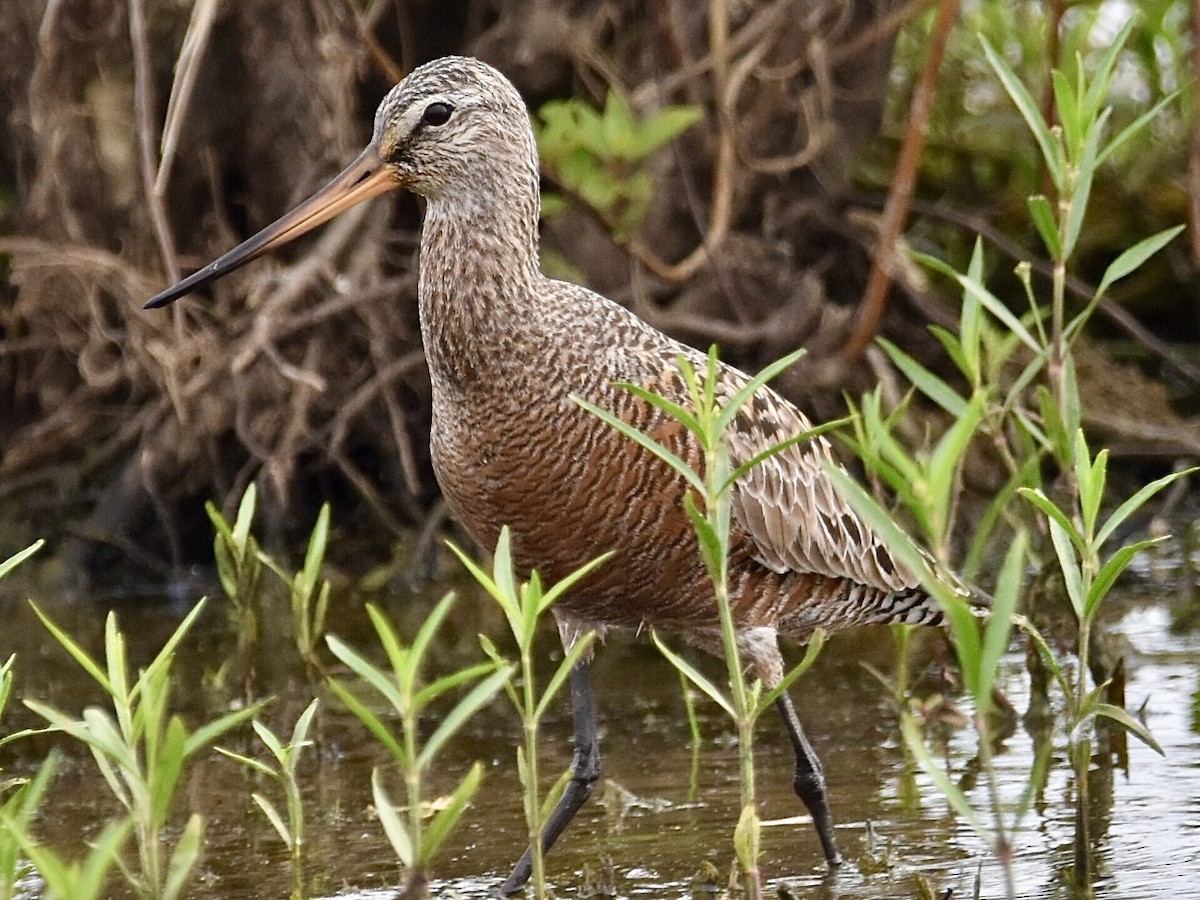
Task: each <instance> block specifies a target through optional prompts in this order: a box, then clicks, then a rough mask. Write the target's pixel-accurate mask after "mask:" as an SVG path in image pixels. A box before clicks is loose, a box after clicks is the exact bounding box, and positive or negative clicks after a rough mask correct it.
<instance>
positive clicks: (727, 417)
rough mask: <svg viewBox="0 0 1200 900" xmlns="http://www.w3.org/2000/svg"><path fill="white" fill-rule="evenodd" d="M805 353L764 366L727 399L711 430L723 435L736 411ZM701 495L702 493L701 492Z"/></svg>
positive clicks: (784, 357)
mask: <svg viewBox="0 0 1200 900" xmlns="http://www.w3.org/2000/svg"><path fill="white" fill-rule="evenodd" d="M715 351H716V347H715V345H714V346H713V347H712V352H714V353H715ZM807 352H808V351H807V350H805V349H804V348H803V347H801V348H800V349H799V350H793V351H792V352H791V353H788V354H787V355H785V356H781V357H780V358H779V359H777V360H775V362H773V363H770V364H769V365H766V366H764V367H763V368H762V370H761V371H759V373H758V374H757V375H755V376H754V377H753V378H751V379H749V380H748V381H747V382H746V383H745V384H744V385H742V387H741V388H740V389H739V390H738V391H737V393H735V394H734V395H733V396H732V397H731V398H730V399H729V402H728V403H726V404H725V405H724V406H723V407H721V413H720V415H718V416H717V418H716V420H715V421H714V423H713V430H714V431H715V432H716V433H717V434H724V433H725V430H726V429H727V428H728V427H729V423H730V422H732V421H733V417H734V416H736V415H737V414H738V410H740V409H741V408H742V407H743V406H745V405H746V403H747V402H748V401H749V400H750V398H751V397H753V396H754V395H755V394H757V393H758V391H759V389H761V388H763V387H765V386H766V385H767V384H768V383H770V382H771V381H774V380H775V378H776V376H778V375H780V374H782V373H783V372H785V371H786V370H787V369H790V368H791V367H792V366H794V365H795V364H796V363H797V362H799V361H800V357H802V356H804V354H805V353H807ZM714 362H715V356H714ZM716 374H717V371H716V370H715V369H714V371H713V375H714V376H715V375H716ZM709 381H710V382H715V381H716V378H715V377H713V378H710V379H709ZM701 493H703V491H701Z"/></svg>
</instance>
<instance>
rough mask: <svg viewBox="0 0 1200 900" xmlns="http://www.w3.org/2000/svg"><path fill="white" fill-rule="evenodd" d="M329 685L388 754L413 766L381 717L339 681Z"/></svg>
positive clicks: (331, 680)
mask: <svg viewBox="0 0 1200 900" xmlns="http://www.w3.org/2000/svg"><path fill="white" fill-rule="evenodd" d="M327 683H328V685H329V689H330V690H332V691H333V692H334V693H335V694H337V696H338V699H339V700H341V701H342V703H343V704H345V706H346V708H347V709H348V710H350V712H352V713H354V715H355V717H356V718H357V719H358V720H359V721H360V722H362V723H363V725H365V726H366V727H367V730H368V731H369V732H371V734H373V735H374V736H375V740H377V741H379V743H381V744H383V746H384V747H386V748H387V750H388V752H389V753H391V754H392V758H393V759H395V760H396V761H397V762H399V763H401V764H402V765H411V764H412V760H410V759H409V758H408V753H407V751H406V750H405V749H404V746H403V745H402V744H400V743H399V742H398V741H397V740H396V739H395V738H394V737H393V736H392V733H391V731H390V730H388V727H387V726H386V725H384V724H383V721H382V720H381V719H380V718H379V716H377V715H375V713H373V712H372V711H371V710H370V709H369V708H368V707H367V706H366V704H364V703H363V702H362V701H361V700H359V699H358V697H356V696H354V694H352V693H350V691H349V690H348V689H347V688H346V687H345V685H343V684H342V683H341V682H339V681H338V680H337V679H334V678H330V679H329V680H328V682H327Z"/></svg>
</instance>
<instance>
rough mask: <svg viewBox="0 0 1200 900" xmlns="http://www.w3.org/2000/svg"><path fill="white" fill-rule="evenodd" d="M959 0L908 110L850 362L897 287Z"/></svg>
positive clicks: (945, 15) (952, 4)
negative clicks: (897, 261) (901, 248)
mask: <svg viewBox="0 0 1200 900" xmlns="http://www.w3.org/2000/svg"><path fill="white" fill-rule="evenodd" d="M958 3H959V0H941V2H940V4H939V6H938V17H937V22H936V23H935V24H934V26H933V41H932V43H931V44H930V46H929V55H928V56H927V57H926V59H925V66H924V68H922V70H921V77H920V78H919V79H918V81H917V86H916V88H915V89H914V90H913V99H912V106H911V109H910V111H909V118H908V128H907V129H905V132H904V141H903V143H902V144H901V146H900V158H899V159H898V160H897V162H896V171H895V174H894V175H893V176H892V184H891V188H890V189H889V190H888V198H887V203H886V204H885V205H884V208H883V220H882V222H881V223H880V228H879V245H878V246H879V249H878V250H876V252H875V258H874V260H872V263H871V274H870V276H869V277H868V280H867V288H866V290H865V291H864V292H863V299H862V304H861V305H860V307H859V313H858V319H857V321H856V322H855V323H854V330H853V331H852V332H851V333H850V337H849V338H848V339H847V341H846V346H845V348H844V349H843V351H842V354H843V356H844V358H845V360H846V362H847V363H853V362H855V361H856V360H858V358H859V357H861V356H862V354H863V351H864V350H865V349H866V348H867V345H868V344H870V343H871V341H873V340H874V339H875V334H876V333H877V332H878V330H879V322H880V320H881V319H882V318H883V310H884V307H885V306H886V305H887V296H888V289H889V288H890V286H891V283H892V266H893V265H894V256H895V253H896V246H897V244H898V243H899V240H900V235H901V232H902V231H903V230H904V221H905V219H907V218H908V207H909V204H910V203H911V202H912V195H913V191H914V190H915V189H916V184H917V173H918V169H919V167H920V164H921V151H922V150H923V149H924V147H925V135H926V134H927V133H928V131H929V115H930V112H931V111H932V109H933V97H934V94H935V92H936V90H937V73H938V70H939V69H940V68H941V65H942V57H943V56H944V55H945V52H946V41H947V39H948V38H949V36H950V28H951V26H953V24H954V20H955V18H956V17H957V16H958Z"/></svg>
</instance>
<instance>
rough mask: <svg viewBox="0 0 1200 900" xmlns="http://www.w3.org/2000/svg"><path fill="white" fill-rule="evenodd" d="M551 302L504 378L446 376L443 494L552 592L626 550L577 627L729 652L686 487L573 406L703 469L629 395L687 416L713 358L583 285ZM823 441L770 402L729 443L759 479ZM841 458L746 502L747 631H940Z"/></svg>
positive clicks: (742, 574) (584, 605) (736, 544)
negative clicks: (902, 624) (865, 517)
mask: <svg viewBox="0 0 1200 900" xmlns="http://www.w3.org/2000/svg"><path fill="white" fill-rule="evenodd" d="M537 293H538V300H537V304H536V313H531V315H530V316H529V317H528V318H527V319H526V320H524V321H522V322H514V323H510V325H511V328H510V330H509V332H508V334H507V335H505V336H504V339H503V340H504V342H505V346H503V347H500V348H496V352H497V354H498V355H497V356H496V357H495V359H498V360H499V361H498V362H493V364H492V365H491V366H490V368H489V369H488V374H487V376H486V377H481V378H476V379H473V380H472V381H471V382H470V383H469V384H439V379H438V376H437V373H438V365H437V363H436V361H435V360H431V371H433V372H434V433H433V454H434V463H435V467H436V470H437V474H438V480H439V482H440V483H441V485H442V489H443V493H444V494H445V496H446V498H447V500H448V501H449V503H450V505H451V506H452V507H453V509H454V510H455V512H456V513H457V515H458V516H459V518H460V520H461V521H462V523H463V525H464V526H465V527H466V528H467V530H468V531H469V532H470V533H471V534H472V536H473V537H474V538H475V539H476V540H478V541H479V542H480V543H481V544H482V545H484V546H491V545H492V544H493V543H494V541H495V539H496V537H497V535H498V534H499V530H500V528H501V526H503V525H506V524H507V525H508V526H509V527H510V529H511V530H512V534H513V546H514V552H515V554H516V557H517V560H518V563H519V564H520V565H521V566H523V567H525V568H536V569H538V571H539V572H540V573H542V575H543V576H544V577H546V578H547V579H549V580H556V579H559V578H561V577H563V576H565V575H566V574H568V573H569V572H571V571H572V570H574V569H575V568H577V567H579V566H581V565H583V564H584V563H586V562H588V561H589V560H591V559H593V558H594V557H596V556H598V555H599V554H601V553H603V552H605V551H607V550H614V551H616V553H615V557H614V558H613V559H612V560H610V561H609V562H608V563H607V564H605V565H604V566H603V567H602V568H601V569H600V570H599V571H598V572H597V573H595V574H593V575H591V576H589V578H588V579H587V580H586V581H585V582H584V583H583V584H582V585H581V586H580V587H578V588H577V589H576V590H575V591H573V592H572V593H571V594H570V595H568V596H567V597H566V598H565V599H564V600H563V601H562V605H561V611H562V612H564V613H565V614H567V615H570V616H571V617H574V618H576V619H578V620H580V621H581V622H583V623H587V624H589V625H591V624H595V625H606V626H621V627H631V628H640V627H642V626H644V625H650V626H654V627H659V628H664V629H670V630H676V631H680V632H684V633H686V634H688V635H689V636H690V637H692V638H693V639H695V640H698V641H699V642H700V643H703V644H710V643H715V641H716V634H717V615H716V607H715V604H714V602H713V594H712V585H711V582H710V580H709V576H708V573H707V570H706V569H705V566H704V563H703V561H702V559H701V557H700V554H699V551H698V548H697V544H696V537H695V534H694V531H693V529H692V525H691V523H690V522H689V520H688V518H687V516H686V514H685V512H684V510H683V508H682V500H683V494H684V489H685V483H684V481H683V480H682V478H681V477H680V476H679V475H678V474H677V473H675V472H674V471H673V470H671V469H670V467H669V466H668V465H667V464H666V463H664V462H662V461H661V460H659V459H657V458H655V457H654V456H652V455H651V454H650V453H648V452H646V451H645V450H643V449H642V448H640V447H638V446H637V445H636V444H634V443H633V442H632V441H630V440H629V439H628V438H626V437H625V436H623V435H621V434H620V433H619V432H618V431H616V430H615V429H613V428H612V427H610V426H609V425H607V424H605V423H604V422H602V421H601V420H599V419H598V418H596V417H595V416H593V415H591V414H590V413H588V412H586V411H585V410H583V409H581V408H580V407H579V406H578V405H577V404H576V403H575V402H574V400H573V399H572V395H575V396H579V397H582V398H584V399H587V400H589V401H591V402H592V403H594V404H596V405H597V406H600V407H602V408H604V409H608V410H610V411H611V412H613V413H615V414H616V415H618V416H619V417H620V418H622V419H623V420H624V421H626V422H628V423H630V424H631V425H633V426H635V427H636V428H638V429H640V430H642V431H644V432H645V433H647V434H649V435H650V436H651V437H653V438H654V439H656V440H658V441H660V442H661V443H663V444H664V445H665V446H667V447H668V448H669V449H671V450H672V451H673V452H675V453H677V454H678V455H679V456H681V457H683V458H684V459H685V460H687V461H688V462H689V463H691V464H692V465H693V466H697V465H699V463H700V459H701V456H700V450H699V447H698V444H697V443H696V441H695V439H694V438H693V437H692V436H691V435H690V434H689V433H688V432H687V430H686V429H685V428H684V427H683V425H682V424H681V423H679V422H678V421H676V420H674V419H672V418H671V417H669V416H667V415H666V414H665V413H663V412H661V411H660V410H658V409H657V408H655V407H654V406H653V405H651V404H649V403H647V402H646V401H645V400H642V399H640V398H638V397H636V396H635V395H634V394H632V393H630V392H629V391H628V390H626V389H624V388H621V387H618V386H616V385H615V384H614V382H619V381H625V382H631V383H634V384H637V385H640V386H641V387H644V388H646V389H647V390H650V391H653V392H655V393H658V394H661V395H663V396H665V397H667V398H669V399H671V400H673V401H675V402H677V403H682V404H685V405H686V404H688V403H689V402H690V401H689V398H688V392H687V387H686V384H685V382H684V380H683V377H682V375H681V373H680V370H679V365H678V357H679V355H680V354H685V355H687V356H689V357H690V358H691V359H692V361H693V363H695V364H696V365H697V367H698V368H701V369H702V367H703V364H704V363H703V357H702V356H701V355H700V354H698V353H697V352H696V351H695V350H693V349H691V348H688V347H686V346H684V345H682V344H680V343H678V342H676V341H674V340H672V339H670V338H668V337H667V336H666V335H664V334H662V333H661V332H659V331H657V330H655V329H653V328H651V327H650V326H649V325H647V324H646V323H644V322H643V321H641V320H640V319H638V318H637V317H636V316H634V315H633V314H632V313H630V312H629V311H627V310H625V309H624V308H622V307H620V306H618V305H616V304H614V303H612V302H610V301H608V300H606V299H605V298H603V297H600V296H598V295H596V294H594V293H592V292H591V291H588V290H586V289H584V288H581V287H579V286H576V285H572V284H567V283H563V282H557V281H551V280H548V279H547V280H544V281H543V282H542V284H541V285H539V288H538V292H537ZM745 381H746V377H745V376H744V375H743V374H742V373H741V372H738V371H737V370H736V369H733V368H732V367H725V366H723V367H722V369H721V381H720V383H719V386H718V393H719V394H720V395H721V396H722V397H723V398H724V399H726V400H727V399H728V398H729V397H731V396H732V395H733V394H734V393H735V392H736V391H737V390H738V389H739V388H740V387H741V386H742V385H743V384H744V383H745ZM809 427H811V426H810V424H809V423H808V421H807V420H806V419H805V417H804V416H803V415H802V414H801V413H800V412H799V411H798V410H796V409H795V408H794V407H793V406H792V405H791V404H789V403H788V402H787V401H786V400H784V399H783V398H781V397H780V396H779V395H778V394H776V393H775V392H773V391H770V390H769V389H762V390H760V391H759V392H758V393H757V394H756V395H755V396H754V397H753V398H752V400H751V401H750V402H749V403H748V404H747V405H746V406H745V407H744V408H743V410H742V412H741V413H740V414H739V415H738V416H737V417H735V418H734V420H733V422H732V424H731V426H730V429H729V431H728V432H727V435H726V437H727V441H728V446H729V449H730V452H731V456H732V457H733V461H734V463H735V464H741V463H743V462H746V461H748V460H749V459H751V458H753V457H754V456H755V455H757V454H758V453H760V452H761V451H763V450H765V449H767V448H768V447H769V446H771V445H773V444H775V443H777V442H780V441H783V440H786V439H787V438H789V437H791V436H793V435H794V434H797V433H800V432H802V431H804V430H806V429H808V428H809ZM831 458H832V457H831V455H830V451H829V447H828V445H827V443H826V442H825V441H824V440H823V439H820V438H818V439H814V440H813V441H811V442H805V443H802V444H799V445H795V446H793V447H791V448H789V449H787V450H785V451H784V452H783V453H781V454H779V455H777V456H775V457H773V458H772V459H771V460H768V461H767V462H766V463H763V464H761V465H759V466H757V467H756V468H754V469H752V470H751V471H750V472H749V473H748V474H747V475H745V476H743V478H742V479H740V481H739V483H738V485H737V486H736V487H735V489H734V494H733V514H734V520H735V521H734V528H733V535H732V553H731V565H730V589H731V595H732V598H733V601H734V607H735V614H736V616H737V619H738V622H739V625H740V627H741V628H742V629H747V630H748V629H753V628H760V627H761V628H766V629H769V630H770V631H771V632H772V633H774V632H775V631H778V632H780V633H784V634H790V635H792V636H795V637H797V638H800V639H803V638H805V637H807V636H808V635H809V634H811V632H812V631H813V629H814V628H816V627H817V626H823V627H825V628H826V629H827V630H835V629H837V628H840V627H845V626H848V625H854V624H863V623H868V622H881V621H897V620H907V621H913V622H920V621H926V620H932V619H933V618H935V617H936V612H935V611H934V609H933V607H932V604H930V603H929V601H928V598H926V597H925V595H924V594H923V593H922V592H920V591H919V589H917V587H916V582H915V580H913V579H912V577H911V576H910V575H908V574H907V573H905V572H903V571H901V570H900V569H899V567H898V566H897V565H896V564H895V563H894V561H893V560H892V558H891V556H890V555H889V554H888V552H887V550H886V548H884V547H883V545H882V544H881V543H880V542H879V541H878V539H877V538H876V536H875V535H874V534H873V533H871V531H870V530H869V529H868V528H867V527H866V525H865V524H864V523H863V522H862V521H861V520H860V519H859V518H858V517H857V515H855V513H854V512H853V511H852V510H850V508H849V507H848V506H846V504H845V503H844V502H843V501H842V500H841V498H840V497H839V496H838V495H837V493H836V492H835V491H834V489H833V486H832V483H831V482H830V481H829V479H828V476H827V475H826V473H825V471H824V467H823V464H824V462H825V461H826V460H831Z"/></svg>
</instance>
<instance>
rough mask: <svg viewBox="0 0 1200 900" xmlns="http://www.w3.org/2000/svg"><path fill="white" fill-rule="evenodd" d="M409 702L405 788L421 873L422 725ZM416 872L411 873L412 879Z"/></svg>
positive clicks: (415, 865)
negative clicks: (419, 741)
mask: <svg viewBox="0 0 1200 900" xmlns="http://www.w3.org/2000/svg"><path fill="white" fill-rule="evenodd" d="M408 701H409V702H408V710H407V711H406V712H405V714H404V719H403V728H404V752H405V755H406V756H407V757H408V764H407V765H406V766H405V767H404V787H405V792H406V793H407V795H408V833H409V836H410V838H411V840H412V856H413V865H412V868H413V870H414V872H415V873H420V872H421V871H422V864H423V861H424V854H423V849H424V848H423V847H422V846H421V844H422V840H423V835H424V828H423V824H424V823H423V821H422V819H421V767H420V766H418V765H417V735H418V734H419V727H420V723H419V722H418V719H417V712H416V704H415V703H414V702H413V698H412V697H411V696H410V697H409V698H408ZM414 872H410V873H409V876H408V877H409V878H410V879H411V878H412V877H413V874H414Z"/></svg>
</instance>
